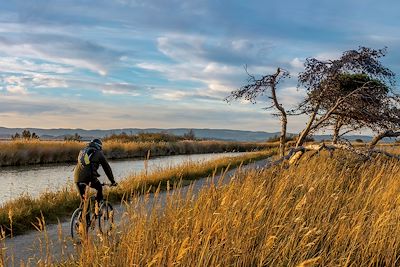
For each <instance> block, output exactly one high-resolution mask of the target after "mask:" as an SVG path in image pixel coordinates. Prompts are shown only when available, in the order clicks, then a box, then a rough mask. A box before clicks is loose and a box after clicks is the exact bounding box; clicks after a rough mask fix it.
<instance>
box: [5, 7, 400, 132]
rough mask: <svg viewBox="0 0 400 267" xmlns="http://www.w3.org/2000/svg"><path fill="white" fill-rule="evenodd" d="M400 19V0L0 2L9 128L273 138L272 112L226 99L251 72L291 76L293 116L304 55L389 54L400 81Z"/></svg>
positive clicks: (287, 88) (295, 124)
mask: <svg viewBox="0 0 400 267" xmlns="http://www.w3.org/2000/svg"><path fill="white" fill-rule="evenodd" d="M399 10H400V2H398V1H395V0H393V1H390V0H389V1H384V4H383V3H380V2H379V1H376V0H374V1H372V0H351V1H349V0H338V1H325V0H318V1H317V0H315V1H310V0H305V1H295V0H290V1H289V0H287V1H265V0H257V1H250V0H249V1H245V0H242V1H240V0H168V1H166V0H142V1H140V0H96V1H94V0H93V1H89V0H80V1H79V0H53V1H44V0H43V1H42V0H30V1H25V0H23V1H22V0H21V1H19V0H10V1H2V2H1V3H0V126H5V127H42V128H60V127H67V128H86V129H107V128H127V127H138V128H145V127H159V128H174V127H190V128H229V129H242V130H264V131H276V130H278V129H279V121H277V118H276V117H273V116H272V115H271V114H269V113H268V112H266V111H265V110H263V109H262V107H263V106H265V105H264V103H261V104H258V105H252V104H249V103H245V102H237V103H232V104H230V105H229V104H227V103H225V102H224V101H223V98H224V97H225V96H227V95H228V94H229V92H230V91H231V90H233V89H236V88H238V87H240V86H241V85H243V84H245V83H246V73H245V71H244V69H243V66H244V65H247V66H248V71H249V72H250V73H253V74H256V75H260V74H268V73H271V72H273V71H274V70H275V68H276V67H277V66H280V67H283V68H286V69H288V70H289V71H290V72H291V73H292V76H293V80H291V81H287V82H285V83H284V84H282V86H281V87H280V88H279V97H280V98H281V99H282V101H283V102H284V104H285V105H286V106H288V107H290V106H294V105H295V104H296V103H297V101H299V99H300V98H301V96H302V95H303V91H302V90H297V89H296V83H295V81H294V79H295V78H296V73H298V72H299V71H301V67H302V64H303V62H304V59H305V58H307V57H319V58H332V57H337V56H338V55H340V53H341V52H342V51H344V50H348V49H355V48H357V47H358V46H360V45H361V46H370V47H373V48H382V47H384V46H387V47H388V56H387V57H386V58H385V60H384V62H385V64H386V65H387V66H388V67H390V68H391V69H392V70H394V71H395V72H396V73H398V74H400V65H399V64H400V13H399ZM303 124H304V122H303V121H302V120H301V119H300V118H294V119H292V120H291V121H290V126H289V128H290V131H297V130H299V129H300V128H301V127H302V126H303Z"/></svg>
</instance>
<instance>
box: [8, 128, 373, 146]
mask: <svg viewBox="0 0 400 267" xmlns="http://www.w3.org/2000/svg"><path fill="white" fill-rule="evenodd" d="M25 129H26V130H29V131H30V132H31V133H33V132H34V133H36V134H37V135H39V136H40V138H41V139H43V140H60V139H61V140H63V139H64V137H65V136H66V135H73V134H75V133H77V134H79V135H80V136H82V138H83V139H84V140H89V139H92V138H104V137H105V136H109V135H111V134H120V133H122V132H125V133H127V134H138V133H140V132H150V133H157V132H166V133H169V134H174V135H180V136H182V135H184V134H185V133H187V132H188V131H189V130H193V131H194V133H195V136H196V137H198V138H204V139H216V140H226V141H248V142H259V141H265V140H267V139H269V138H271V137H275V136H279V134H280V133H279V132H265V131H246V130H232V129H211V128H169V129H163V128H121V129H107V130H105V129H93V130H89V129H82V128H75V129H71V128H53V129H43V128H7V127H0V138H2V139H10V138H11V136H12V135H13V134H15V133H17V132H18V133H21V132H22V131H23V130H25ZM290 135H292V136H293V135H294V134H288V136H290ZM330 138H331V136H330V135H315V136H314V139H315V140H317V141H321V140H324V139H325V140H327V139H330ZM346 138H347V139H348V140H352V141H354V140H356V139H361V140H363V141H364V142H366V141H370V140H371V139H372V137H371V136H368V135H349V136H346Z"/></svg>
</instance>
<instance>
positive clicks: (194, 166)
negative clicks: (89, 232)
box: [0, 150, 275, 235]
mask: <svg viewBox="0 0 400 267" xmlns="http://www.w3.org/2000/svg"><path fill="white" fill-rule="evenodd" d="M274 153H275V150H270V151H260V152H249V153H246V154H244V155H240V156H237V157H225V158H220V159H217V160H213V161H203V162H191V161H188V162H186V163H183V164H181V165H179V166H175V167H168V168H163V169H158V170H155V171H153V172H149V173H148V172H147V171H144V172H142V173H138V174H136V175H133V176H131V177H128V178H126V179H123V180H122V181H121V182H120V186H118V187H117V188H115V189H113V190H110V191H109V192H108V198H109V200H110V201H121V200H123V199H127V198H130V196H131V195H132V194H141V193H143V192H152V191H154V190H156V189H157V187H161V188H162V189H165V188H166V186H167V184H173V183H174V182H177V181H182V182H187V181H190V180H194V179H199V178H202V177H206V176H208V175H211V174H212V173H213V172H215V171H220V170H221V169H224V168H227V167H228V166H230V167H235V166H238V165H239V164H242V163H243V164H246V163H248V162H252V161H255V160H259V159H263V158H267V157H269V156H271V155H273V154H274ZM79 201H80V200H79V197H78V193H77V191H76V189H75V188H74V187H73V185H71V186H69V187H67V188H65V189H63V190H59V191H56V192H47V193H44V194H42V195H41V196H40V197H37V198H32V197H30V196H27V195H23V196H20V197H18V198H16V199H15V200H12V201H9V202H7V203H5V204H3V205H2V206H0V227H1V228H2V229H3V230H5V231H6V233H8V234H14V235H17V234H22V233H24V232H25V231H27V230H30V229H34V225H33V224H34V223H38V222H39V219H40V220H44V221H46V223H57V222H58V220H59V219H62V218H65V216H67V215H68V216H69V215H71V212H72V211H73V210H74V209H76V208H77V207H78V205H79Z"/></svg>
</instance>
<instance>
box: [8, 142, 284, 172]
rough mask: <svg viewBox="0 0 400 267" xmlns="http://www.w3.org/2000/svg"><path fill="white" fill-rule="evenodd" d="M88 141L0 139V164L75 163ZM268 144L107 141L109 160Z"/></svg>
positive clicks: (248, 148)
mask: <svg viewBox="0 0 400 267" xmlns="http://www.w3.org/2000/svg"><path fill="white" fill-rule="evenodd" d="M85 145H86V143H83V142H62V141H9V142H0V166H15V165H29V164H47V163H65V162H75V161H76V158H77V155H78V153H79V150H80V149H82V148H83V147H84V146H85ZM275 146H276V144H268V143H243V142H222V141H179V142H118V141H110V142H105V144H104V153H105V155H106V157H107V158H109V159H123V158H135V157H137V158H143V157H145V156H146V155H147V153H148V151H150V154H151V156H169V155H181V154H202V153H219V152H231V151H236V152H245V151H254V150H261V149H266V148H271V147H275Z"/></svg>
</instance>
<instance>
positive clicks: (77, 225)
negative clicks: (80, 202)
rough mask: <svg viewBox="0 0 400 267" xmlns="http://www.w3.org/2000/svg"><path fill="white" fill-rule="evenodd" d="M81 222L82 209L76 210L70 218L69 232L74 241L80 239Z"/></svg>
mask: <svg viewBox="0 0 400 267" xmlns="http://www.w3.org/2000/svg"><path fill="white" fill-rule="evenodd" d="M83 227H84V226H83V222H82V208H77V209H76V210H75V211H74V213H72V216H71V222H70V230H71V237H72V239H74V240H77V239H79V238H80V237H81V235H82V231H83Z"/></svg>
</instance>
